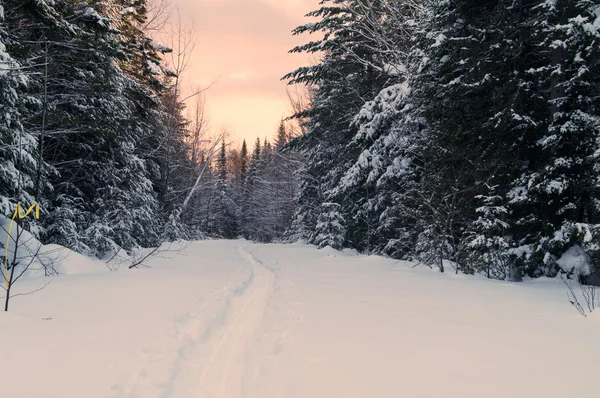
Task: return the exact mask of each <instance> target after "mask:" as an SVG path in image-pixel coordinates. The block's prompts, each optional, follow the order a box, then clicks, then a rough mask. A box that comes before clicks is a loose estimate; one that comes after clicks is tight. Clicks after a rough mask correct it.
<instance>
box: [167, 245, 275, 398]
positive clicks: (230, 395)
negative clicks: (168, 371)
mask: <svg viewBox="0 0 600 398" xmlns="http://www.w3.org/2000/svg"><path fill="white" fill-rule="evenodd" d="M238 252H239V254H240V256H241V257H242V258H243V259H244V260H245V261H246V262H248V263H249V264H250V265H251V266H252V272H251V275H250V277H249V278H248V279H247V280H246V281H245V282H244V283H243V284H242V285H241V286H239V287H237V288H236V289H234V290H233V291H232V293H231V295H230V296H229V297H228V298H227V300H226V304H225V306H224V308H223V309H222V310H221V311H219V312H218V313H217V314H216V316H215V317H214V318H213V320H212V321H211V322H208V324H206V325H204V327H198V328H196V330H197V333H198V334H197V335H196V336H195V338H193V339H192V342H191V343H190V340H189V339H186V340H185V341H186V343H184V344H183V346H182V347H181V350H180V353H179V355H178V360H177V361H176V362H175V363H174V370H175V372H174V374H173V375H172V376H173V377H172V379H171V381H170V383H169V384H168V385H167V388H166V389H165V393H164V394H163V397H165V398H166V397H177V398H186V397H190V398H195V397H202V398H226V397H227V398H235V397H239V396H240V395H241V394H242V381H243V378H244V373H245V369H244V364H245V363H246V361H245V353H246V345H247V342H248V340H249V339H251V338H252V337H253V336H254V333H255V332H256V330H257V329H258V327H259V325H260V322H261V320H262V317H263V313H264V309H265V306H266V303H267V300H268V298H269V295H270V293H271V290H272V287H273V283H274V280H275V275H274V273H273V272H271V271H270V270H269V269H268V268H267V267H265V266H264V265H263V264H262V263H261V262H260V261H258V260H257V259H256V258H254V256H253V255H252V254H250V253H249V252H248V251H246V250H245V249H244V248H243V247H239V248H238ZM194 318H195V317H194ZM190 320H191V319H190ZM197 322H198V319H195V320H192V324H195V323H197ZM188 332H189V329H188ZM188 336H189V335H188ZM192 383H193V384H196V385H195V386H192Z"/></svg>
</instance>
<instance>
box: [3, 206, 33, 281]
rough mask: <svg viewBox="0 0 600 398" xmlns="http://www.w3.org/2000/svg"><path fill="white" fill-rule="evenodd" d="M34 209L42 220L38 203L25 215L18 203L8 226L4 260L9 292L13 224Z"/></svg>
mask: <svg viewBox="0 0 600 398" xmlns="http://www.w3.org/2000/svg"><path fill="white" fill-rule="evenodd" d="M33 209H35V218H40V205H38V204H37V203H34V204H32V205H31V206H30V207H29V209H27V211H26V212H25V214H23V213H21V205H20V204H19V203H17V208H16V209H15V212H14V214H13V216H12V219H11V220H10V224H8V234H7V236H6V254H5V255H4V260H5V269H6V275H5V278H6V289H7V290H8V288H9V285H8V283H9V279H8V245H9V243H10V232H11V230H12V226H13V223H14V222H15V218H17V216H18V217H19V218H21V219H23V218H25V217H27V216H28V215H29V213H31V212H32V211H33ZM15 250H16V248H15Z"/></svg>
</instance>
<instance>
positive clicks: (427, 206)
mask: <svg viewBox="0 0 600 398" xmlns="http://www.w3.org/2000/svg"><path fill="white" fill-rule="evenodd" d="M522 5H523V4H522V3H520V2H518V1H517V2H512V1H508V2H507V1H501V0H498V1H486V2H479V1H471V0H458V1H452V2H450V1H442V0H432V1H429V2H428V8H427V12H426V14H425V15H424V17H423V18H421V23H420V33H419V34H418V39H419V46H420V49H421V50H422V51H423V52H424V55H425V59H426V60H427V63H426V65H425V66H424V67H423V69H422V70H421V71H420V72H419V73H418V74H417V75H416V76H415V82H414V83H413V85H412V87H413V97H414V101H415V106H416V107H417V108H419V112H420V115H421V116H423V117H424V119H425V121H426V123H425V127H426V128H425V130H424V132H423V133H424V134H425V135H426V136H427V139H428V143H427V145H426V146H425V147H424V151H423V152H422V154H421V156H422V164H421V165H420V168H421V176H420V181H421V183H420V188H419V189H418V191H416V193H418V195H419V196H420V197H421V199H422V202H421V203H422V206H420V215H419V219H420V220H421V222H422V223H423V226H424V228H423V232H424V234H423V236H422V238H423V239H422V240H421V244H420V245H419V246H420V248H419V250H418V252H420V253H417V254H419V255H420V256H421V257H423V258H435V259H436V260H435V261H436V263H440V264H441V261H442V258H446V259H449V260H453V261H454V263H455V265H456V267H458V268H459V269H462V270H464V271H466V272H471V270H473V269H475V270H481V271H483V269H480V268H481V267H483V266H484V264H483V262H481V261H479V259H478V258H477V256H472V254H473V253H471V249H470V248H471V247H473V246H470V245H469V240H470V239H474V237H475V236H477V234H476V233H474V232H473V231H476V230H477V228H479V226H478V220H479V215H478V214H477V209H478V208H480V207H481V206H482V205H483V203H482V201H481V200H480V199H478V197H481V198H483V197H484V196H488V195H489V189H488V187H497V188H496V190H497V191H496V193H495V195H499V196H501V197H505V195H506V193H507V191H508V190H509V186H510V183H511V181H512V180H513V179H514V178H515V177H516V176H518V175H520V173H521V172H522V165H523V162H524V160H525V159H528V158H529V156H530V154H528V153H527V148H528V146H527V142H529V139H530V137H531V136H532V135H533V134H535V133H536V131H537V129H539V120H540V119H541V118H542V116H541V115H540V109H541V108H542V105H543V101H542V100H541V99H540V98H537V97H535V96H532V95H531V92H530V88H529V87H528V86H527V85H524V84H522V83H523V81H522V73H523V70H524V66H525V65H526V64H527V62H528V60H529V58H528V57H529V49H528V48H527V47H526V43H525V38H526V35H524V34H523V32H524V28H525V26H526V17H525V15H524V13H523V12H522V10H523V7H522ZM432 99H433V100H432ZM482 233H483V232H482ZM509 235H510V234H509ZM480 241H481V240H480ZM507 242H509V243H510V245H516V244H517V242H516V241H515V239H514V238H511V237H507ZM496 249H497V248H491V247H490V248H489V250H496ZM502 250H509V248H505V249H502ZM507 275H508V273H507Z"/></svg>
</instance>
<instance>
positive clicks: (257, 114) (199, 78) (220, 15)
mask: <svg viewBox="0 0 600 398" xmlns="http://www.w3.org/2000/svg"><path fill="white" fill-rule="evenodd" d="M318 1H319V0H177V3H178V5H179V7H180V11H181V16H182V19H183V20H185V18H187V17H189V18H191V19H193V20H194V23H195V26H196V29H197V31H198V36H197V44H196V47H195V50H194V54H193V57H192V65H191V67H190V69H189V70H188V71H186V75H185V76H183V80H184V85H185V86H205V85H206V82H207V81H211V80H215V79H218V81H217V83H216V84H215V85H214V86H212V87H211V88H210V90H209V91H208V93H207V99H208V101H209V103H211V106H210V112H211V117H212V119H213V125H214V124H216V125H223V124H227V125H229V126H230V127H231V130H232V133H233V134H235V135H236V136H238V138H239V137H249V138H251V137H256V135H261V136H264V135H265V132H266V131H269V132H270V131H271V130H272V126H273V125H275V126H277V124H278V122H279V120H280V118H281V116H282V112H284V111H285V110H286V108H287V104H286V103H285V101H286V99H285V98H286V97H285V83H284V82H281V81H280V79H281V78H282V77H283V76H284V75H285V74H286V73H288V72H290V71H292V70H294V69H296V68H297V67H298V66H301V65H306V64H307V63H308V62H309V57H308V56H306V55H298V54H289V53H288V51H289V50H290V49H291V48H293V47H295V46H296V45H299V44H301V43H304V42H306V41H307V40H308V37H297V36H292V34H291V31H292V30H293V29H294V28H295V27H297V26H298V25H301V24H302V23H305V22H307V21H308V19H306V18H304V15H305V14H306V13H307V12H308V11H310V10H312V9H314V8H316V7H317V6H318ZM276 104H279V105H276ZM241 108H243V109H241ZM244 118H246V119H248V118H250V119H251V120H252V121H251V122H250V123H247V122H246V123H245V122H244V120H243V119H244ZM241 127H243V131H239V129H240V128H241ZM269 134H270V133H269Z"/></svg>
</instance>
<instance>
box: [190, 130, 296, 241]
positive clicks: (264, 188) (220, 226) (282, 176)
mask: <svg viewBox="0 0 600 398" xmlns="http://www.w3.org/2000/svg"><path fill="white" fill-rule="evenodd" d="M291 135H293V134H292V133H291V131H289V129H286V126H285V124H284V123H283V121H282V122H281V123H280V125H279V128H278V130H277V135H276V137H275V141H274V142H273V143H271V142H270V141H269V140H268V139H266V138H265V139H264V141H262V143H261V140H260V138H257V139H256V141H255V143H254V147H253V149H252V150H251V151H250V149H249V148H248V145H247V143H246V141H245V140H244V141H243V142H242V146H241V148H240V149H237V148H232V147H231V145H227V144H226V142H225V138H224V137H223V138H222V141H221V143H220V146H219V149H218V153H217V154H216V156H215V162H214V166H213V167H207V169H206V172H205V173H204V174H203V175H202V176H201V177H202V178H201V179H200V180H199V185H198V189H197V190H196V193H195V195H194V196H193V199H192V201H191V205H190V206H189V207H188V210H187V213H186V214H184V215H185V219H186V220H188V222H189V223H191V224H192V225H196V226H198V227H199V228H200V229H201V230H202V231H204V232H205V233H206V234H208V235H209V236H213V237H220V238H226V239H234V238H238V237H244V238H246V239H250V240H254V241H258V242H272V241H273V240H278V239H280V238H281V237H282V236H283V234H284V232H285V231H286V229H287V228H288V227H289V223H290V221H291V219H292V216H293V215H294V208H295V205H294V197H295V195H296V192H297V190H298V176H297V169H298V164H299V163H300V162H301V158H300V156H299V155H298V154H297V153H296V152H295V151H292V150H289V149H287V148H285V147H286V144H287V143H288V141H289V139H290V136H291ZM209 166H210V165H209Z"/></svg>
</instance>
